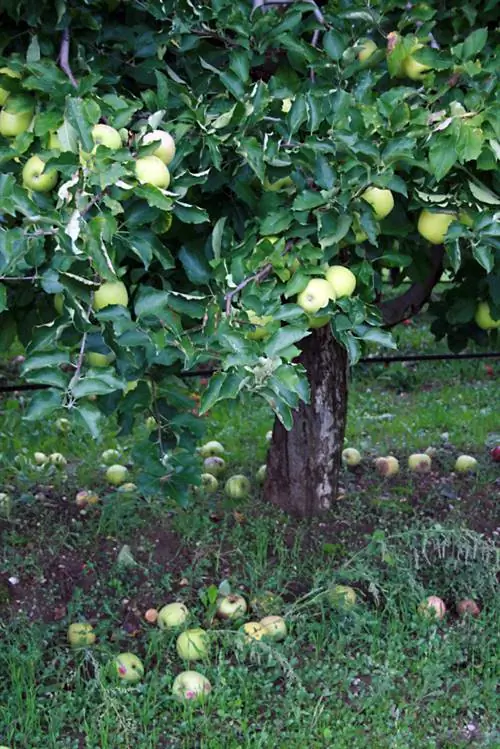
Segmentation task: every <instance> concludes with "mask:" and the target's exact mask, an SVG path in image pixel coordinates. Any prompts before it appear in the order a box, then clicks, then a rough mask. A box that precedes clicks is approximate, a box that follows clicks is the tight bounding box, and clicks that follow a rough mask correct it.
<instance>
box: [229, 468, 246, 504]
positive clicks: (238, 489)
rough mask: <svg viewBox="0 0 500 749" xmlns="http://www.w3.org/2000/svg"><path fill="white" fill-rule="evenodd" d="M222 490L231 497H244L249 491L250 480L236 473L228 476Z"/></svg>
mask: <svg viewBox="0 0 500 749" xmlns="http://www.w3.org/2000/svg"><path fill="white" fill-rule="evenodd" d="M224 491H225V492H226V494H227V496H228V497H230V498H231V499H244V498H245V497H248V495H249V493H250V481H249V480H248V479H247V477H246V476H243V475H241V474H236V475H234V476H231V477H230V478H228V480H227V481H226V485H225V486H224Z"/></svg>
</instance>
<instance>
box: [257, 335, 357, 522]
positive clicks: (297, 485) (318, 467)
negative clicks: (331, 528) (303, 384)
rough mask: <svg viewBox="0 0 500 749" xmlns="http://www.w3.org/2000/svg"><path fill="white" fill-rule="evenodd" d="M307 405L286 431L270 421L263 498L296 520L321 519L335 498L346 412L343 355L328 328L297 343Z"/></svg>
mask: <svg viewBox="0 0 500 749" xmlns="http://www.w3.org/2000/svg"><path fill="white" fill-rule="evenodd" d="M301 348H302V353H301V355H300V357H299V362H300V363H301V364H302V365H303V366H304V367H305V369H306V371H307V374H308V378H309V386H310V388H311V402H310V404H309V405H306V404H304V403H302V404H301V405H300V407H299V408H298V410H297V411H296V412H295V414H294V421H293V428H292V430H291V431H290V432H287V431H286V429H285V428H284V427H283V426H282V424H281V423H280V422H279V421H278V420H276V422H275V424H274V429H273V439H272V443H271V448H270V451H269V457H268V461H267V478H266V482H265V486H264V496H265V498H266V499H267V500H269V501H270V502H272V503H273V504H275V505H277V506H278V507H281V509H282V510H284V511H285V512H288V513H290V514H292V515H298V516H300V517H312V516H315V515H321V514H322V513H325V512H327V511H328V510H330V509H331V507H332V505H333V503H334V502H335V499H336V497H337V485H338V479H339V471H340V466H341V457H342V449H343V444H344V432H345V424H346V411H347V352H346V350H345V348H344V347H343V346H341V345H340V344H339V343H338V342H337V341H336V340H335V338H334V337H333V335H332V332H331V330H330V326H329V325H325V326H324V327H322V328H318V329H317V330H313V331H312V334H311V335H310V336H308V337H307V338H305V339H304V340H303V341H302V345H301Z"/></svg>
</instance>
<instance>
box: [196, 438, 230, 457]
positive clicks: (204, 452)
mask: <svg viewBox="0 0 500 749" xmlns="http://www.w3.org/2000/svg"><path fill="white" fill-rule="evenodd" d="M199 453H200V455H201V457H202V458H212V457H214V455H217V456H219V457H222V456H223V455H224V453H225V450H224V446H223V445H221V443H220V442H217V440H211V442H206V443H205V444H204V445H202V446H201V447H200V449H199Z"/></svg>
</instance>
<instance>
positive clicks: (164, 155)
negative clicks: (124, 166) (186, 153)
mask: <svg viewBox="0 0 500 749" xmlns="http://www.w3.org/2000/svg"><path fill="white" fill-rule="evenodd" d="M156 142H157V143H158V148H157V149H156V150H155V151H154V152H153V156H157V157H158V158H159V159H161V160H162V161H163V163H164V164H170V162H171V161H172V160H173V158H174V156H175V141H174V139H173V138H172V136H171V135H170V133H166V132H165V131H164V130H153V132H152V133H146V135H145V136H144V137H143V139H142V140H141V145H143V146H147V145H149V144H150V143H156Z"/></svg>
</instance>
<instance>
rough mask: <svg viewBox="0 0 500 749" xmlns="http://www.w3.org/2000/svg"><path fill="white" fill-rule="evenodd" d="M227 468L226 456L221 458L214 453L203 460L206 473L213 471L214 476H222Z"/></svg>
mask: <svg viewBox="0 0 500 749" xmlns="http://www.w3.org/2000/svg"><path fill="white" fill-rule="evenodd" d="M225 468H226V462H225V460H224V458H220V457H219V456H218V455H212V456H211V457H210V458H205V460H204V461H203V471H204V472H205V473H211V474H212V476H216V477H217V476H220V474H221V473H223V472H224V470H225Z"/></svg>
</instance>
